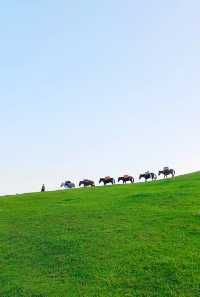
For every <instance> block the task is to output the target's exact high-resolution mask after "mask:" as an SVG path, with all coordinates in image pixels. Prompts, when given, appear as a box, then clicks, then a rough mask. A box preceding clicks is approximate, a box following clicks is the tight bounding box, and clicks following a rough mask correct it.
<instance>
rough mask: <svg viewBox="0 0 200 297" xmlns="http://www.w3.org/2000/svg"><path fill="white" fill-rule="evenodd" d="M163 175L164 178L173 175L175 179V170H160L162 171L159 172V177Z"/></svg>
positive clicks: (166, 168)
mask: <svg viewBox="0 0 200 297" xmlns="http://www.w3.org/2000/svg"><path fill="white" fill-rule="evenodd" d="M161 174H163V175H164V178H166V177H168V175H170V174H171V176H172V177H174V175H175V170H174V169H172V168H171V169H170V168H168V167H164V168H163V170H160V171H159V172H158V175H161Z"/></svg>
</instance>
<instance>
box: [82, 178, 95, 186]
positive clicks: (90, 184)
mask: <svg viewBox="0 0 200 297" xmlns="http://www.w3.org/2000/svg"><path fill="white" fill-rule="evenodd" d="M81 185H84V187H88V186H91V187H94V186H95V184H94V182H93V181H92V180H89V179H84V180H81V181H80V182H79V187H80V186H81Z"/></svg>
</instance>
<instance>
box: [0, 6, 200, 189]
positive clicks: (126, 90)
mask: <svg viewBox="0 0 200 297" xmlns="http://www.w3.org/2000/svg"><path fill="white" fill-rule="evenodd" d="M199 11H200V1H199V0H191V1H188V0H168V1H160V0H141V1H134V0H124V1H121V0H120V1H119V0H105V1H104V0H101V1H94V0H84V1H83V0H82V1H78V0H74V1H66V0H57V1H53V0H43V1H41V0H34V1H33V0H30V1H27V0H26V1H25V0H15V1H14V0H8V1H4V3H2V4H1V10H0V36H1V46H0V101H1V105H0V106H1V108H0V135H1V146H0V155H1V162H0V193H19V192H27V191H38V190H40V187H41V184H42V183H45V184H46V185H47V186H48V188H49V189H54V188H56V187H58V185H59V184H60V182H61V181H62V180H65V179H70V180H72V181H75V182H76V183H77V182H78V181H79V180H80V179H82V178H91V179H94V180H97V179H98V178H99V177H100V176H105V175H113V176H114V177H117V176H119V175H121V174H126V173H129V174H132V175H134V176H136V177H137V176H138V174H139V173H140V172H143V171H146V170H153V171H155V172H157V171H158V169H159V168H162V167H163V166H171V167H174V168H175V169H176V171H177V173H184V172H189V171H193V170H198V169H200V136H199V128H200V39H199V32H200V20H199Z"/></svg>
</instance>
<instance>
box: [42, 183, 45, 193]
mask: <svg viewBox="0 0 200 297" xmlns="http://www.w3.org/2000/svg"><path fill="white" fill-rule="evenodd" d="M41 192H45V185H44V184H43V185H42V188H41Z"/></svg>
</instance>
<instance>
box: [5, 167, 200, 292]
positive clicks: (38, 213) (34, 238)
mask: <svg viewBox="0 0 200 297" xmlns="http://www.w3.org/2000/svg"><path fill="white" fill-rule="evenodd" d="M199 295H200V173H199V172H198V173H193V174H188V175H185V176H180V177H177V178H175V179H174V180H165V181H158V182H152V183H147V184H144V183H143V184H135V185H126V186H125V185H124V186H123V185H115V186H106V187H97V188H91V189H90V188H88V189H75V190H66V191H65V190H64V191H57V192H49V193H48V192H46V193H35V194H24V195H19V196H13V197H2V198H0V296H1V297H13V296H16V297H79V296H80V297H103V296H105V297H111V296H112V297H119V296H120V297H129V296H137V297H142V296H145V297H156V296H164V297H167V296H171V297H175V296H179V297H183V296H185V297H190V296H198V297H199Z"/></svg>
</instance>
